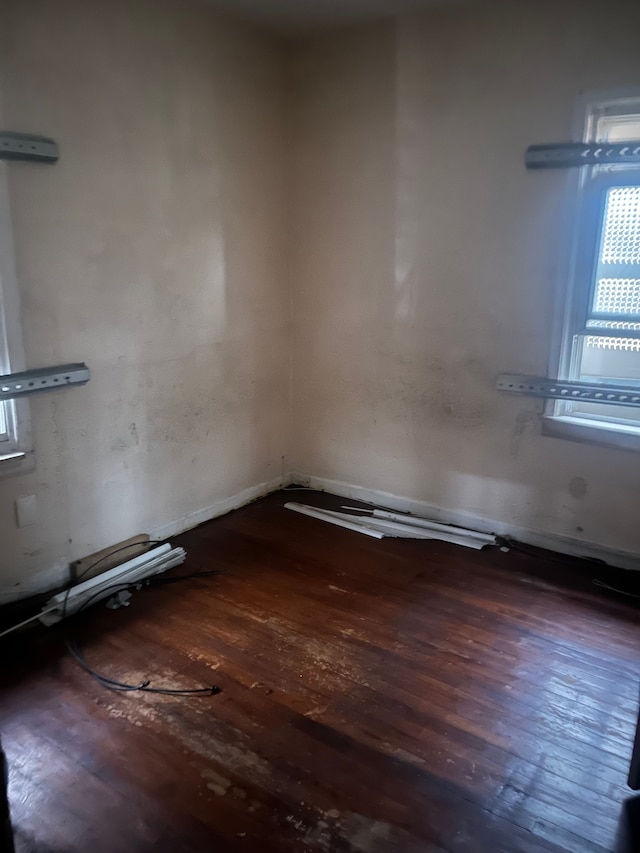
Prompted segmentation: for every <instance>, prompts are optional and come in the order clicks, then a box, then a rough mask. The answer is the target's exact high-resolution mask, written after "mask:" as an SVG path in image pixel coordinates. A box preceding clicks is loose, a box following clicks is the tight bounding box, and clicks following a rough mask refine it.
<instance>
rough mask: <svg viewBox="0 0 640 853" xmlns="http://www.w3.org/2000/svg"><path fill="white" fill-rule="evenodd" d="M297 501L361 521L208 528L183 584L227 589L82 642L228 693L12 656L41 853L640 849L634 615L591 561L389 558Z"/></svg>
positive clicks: (17, 732) (122, 662) (138, 599)
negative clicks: (135, 684) (98, 674)
mask: <svg viewBox="0 0 640 853" xmlns="http://www.w3.org/2000/svg"><path fill="white" fill-rule="evenodd" d="M285 500H304V501H305V502H309V503H315V504H323V505H326V504H328V505H340V504H341V503H345V501H344V500H342V499H335V498H331V497H329V496H323V495H319V494H313V493H309V494H307V495H303V494H302V493H300V492H298V493H295V495H294V496H292V495H290V494H283V493H279V494H276V495H272V496H270V497H268V498H265V499H264V500H261V501H259V502H257V503H255V504H253V505H251V506H249V507H246V508H244V509H242V510H239V511H237V512H234V513H232V514H230V515H228V516H226V517H224V518H221V519H218V520H216V521H213V522H210V523H208V524H205V525H202V526H201V527H199V528H197V529H196V530H193V531H191V532H189V533H188V534H185V535H184V536H182V537H178V538H176V539H175V540H174V541H175V542H176V543H177V542H180V543H181V544H183V545H184V546H185V548H187V550H188V561H187V563H186V565H185V566H182V567H180V568H179V569H177V570H175V572H174V573H180V572H185V571H194V570H197V569H200V568H202V569H223V570H225V571H226V572H228V574H225V575H223V576H221V577H213V578H208V579H198V580H194V581H188V582H185V583H181V584H176V585H171V586H167V587H163V588H160V589H150V590H147V591H141V592H139V593H136V594H135V596H134V599H133V601H132V604H131V606H130V607H128V608H126V609H121V610H118V611H109V610H106V609H105V608H104V607H103V606H100V605H99V606H98V607H97V608H95V609H94V610H93V611H91V612H90V613H88V614H87V615H86V616H85V617H83V619H82V620H81V624H80V625H78V626H76V627H74V631H75V632H76V634H77V636H79V637H81V638H82V642H83V644H84V648H85V651H86V655H87V658H88V659H89V661H90V662H91V664H92V665H93V666H94V667H96V668H97V669H100V670H101V671H103V672H105V673H107V674H109V675H110V676H112V677H115V678H119V679H124V680H127V681H135V680H141V679H143V678H146V677H149V678H150V679H151V681H152V683H153V685H155V686H167V687H171V686H178V687H185V688H186V687H198V686H200V685H203V684H213V683H216V684H218V685H219V686H220V688H221V690H222V692H221V693H220V694H219V695H217V696H209V697H205V698H202V697H196V698H177V697H171V696H161V695H151V694H143V693H116V692H113V691H109V690H107V689H105V688H103V687H102V686H100V685H99V684H98V683H97V682H96V681H94V680H93V679H92V678H91V677H90V676H89V675H88V674H87V673H85V672H84V671H82V670H81V669H80V668H79V667H78V666H77V665H76V664H75V663H74V661H73V660H71V659H70V658H69V656H68V655H67V654H66V653H65V650H64V645H63V643H62V639H61V638H62V631H61V630H60V629H59V628H53V629H44V628H42V629H38V630H36V631H31V632H29V633H22V634H21V635H19V636H16V635H14V636H13V637H12V638H6V639H5V640H3V641H2V642H3V661H4V663H3V669H4V670H5V673H6V671H7V669H9V674H8V676H7V677H6V678H5V680H4V684H3V687H2V690H1V710H0V733H1V735H2V741H3V746H4V749H5V752H6V753H7V757H8V760H9V766H10V789H9V790H10V802H11V809H12V816H13V822H14V828H15V835H16V848H17V851H19V853H24V851H38V853H111V851H127V852H128V853H137V851H176V853H179V851H236V850H237V851H248V850H251V851H260V853H269V851H273V853H293V851H296V853H298V851H320V853H342V851H344V852H345V853H346V851H353V852H354V853H356V852H357V853H387V851H388V852H389V853H391V851H403V853H418V852H419V853H441V852H442V851H447V853H462V851H467V852H468V851H474V853H475V852H476V851H477V853H517V852H518V851H523V853H525V851H526V853H534V851H547V853H549V851H572V853H601V851H631V850H633V849H636V850H639V849H640V846H637V847H634V842H633V840H629V832H633V823H631V829H629V828H628V827H627V826H626V825H627V823H628V821H629V820H631V821H633V817H634V814H637V810H638V800H637V799H636V797H635V796H634V794H633V792H632V791H631V790H630V789H629V788H627V787H626V784H625V783H626V776H627V771H628V766H629V759H630V754H631V746H632V740H633V733H634V727H635V721H636V714H637V710H638V708H637V706H638V683H639V678H638V661H639V660H640V655H639V652H640V630H639V627H638V610H637V609H636V608H635V607H634V606H632V604H629V603H626V602H625V601H624V600H622V599H615V598H613V597H607V596H606V595H603V594H602V593H601V592H598V591H597V590H596V589H595V588H594V587H593V585H592V584H591V582H590V578H589V577H587V576H585V575H583V574H582V573H581V572H580V571H578V570H577V569H576V568H573V567H572V566H571V565H570V564H566V565H564V564H563V563H561V562H550V561H547V560H545V559H540V558H536V557H534V556H530V555H526V554H522V553H519V552H515V551H511V552H509V553H502V552H501V551H500V550H499V549H498V548H489V549H485V550H484V551H482V552H476V551H472V550H470V549H466V548H462V547H459V546H455V545H448V544H445V543H440V542H424V541H423V542H417V541H407V540H405V541H398V540H384V541H376V540H373V539H368V538H367V537H365V536H362V535H360V534H357V533H352V532H349V531H346V530H341V529H338V528H336V527H332V526H329V525H326V524H324V523H323V522H321V521H316V520H314V519H311V518H307V517H304V516H300V515H297V514H295V513H292V512H289V511H288V510H285V509H284V508H283V503H284V502H285ZM348 503H353V502H352V501H348Z"/></svg>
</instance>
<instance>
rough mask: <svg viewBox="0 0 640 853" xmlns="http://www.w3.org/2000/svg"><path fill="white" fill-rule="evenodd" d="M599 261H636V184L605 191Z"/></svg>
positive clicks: (639, 256)
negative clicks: (605, 198)
mask: <svg viewBox="0 0 640 853" xmlns="http://www.w3.org/2000/svg"><path fill="white" fill-rule="evenodd" d="M599 262H600V266H602V265H604V264H640V186H635V187H633V186H631V187H612V188H611V189H610V190H609V191H608V192H607V200H606V205H605V214H604V221H603V225H602V246H601V249H600V258H599Z"/></svg>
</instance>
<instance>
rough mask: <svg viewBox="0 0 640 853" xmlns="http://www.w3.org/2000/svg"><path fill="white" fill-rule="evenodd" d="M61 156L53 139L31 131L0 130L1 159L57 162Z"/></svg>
mask: <svg viewBox="0 0 640 853" xmlns="http://www.w3.org/2000/svg"><path fill="white" fill-rule="evenodd" d="M59 157H60V152H59V151H58V146H57V144H56V143H55V142H54V140H53V139H49V138H48V137H46V136H35V135H34V134H31V133H14V132H13V131H10V130H0V160H32V161H35V162H39V163H55V162H56V160H58V158H59Z"/></svg>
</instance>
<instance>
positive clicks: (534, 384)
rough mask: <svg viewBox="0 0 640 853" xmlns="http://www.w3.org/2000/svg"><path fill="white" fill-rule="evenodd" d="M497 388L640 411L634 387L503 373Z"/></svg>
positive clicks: (639, 392)
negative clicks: (631, 407)
mask: <svg viewBox="0 0 640 853" xmlns="http://www.w3.org/2000/svg"><path fill="white" fill-rule="evenodd" d="M496 388H497V389H498V390H499V391H509V392H511V393H512V394H526V395H527V396H529V397H543V398H544V399H546V400H580V401H581V402H583V403H585V402H586V403H607V404H608V405H610V406H634V407H637V408H640V387H638V386H635V387H634V386H632V385H598V384H597V383H591V382H561V381H559V380H557V379H548V378H547V377H544V376H520V375H519V374H515V373H501V374H500V376H498V378H497V379H496Z"/></svg>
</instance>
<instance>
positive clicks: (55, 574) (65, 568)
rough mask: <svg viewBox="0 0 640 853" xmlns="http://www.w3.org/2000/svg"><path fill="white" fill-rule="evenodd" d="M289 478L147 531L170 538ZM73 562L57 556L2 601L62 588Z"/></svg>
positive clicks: (2, 593) (3, 592)
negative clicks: (52, 563) (57, 558)
mask: <svg viewBox="0 0 640 853" xmlns="http://www.w3.org/2000/svg"><path fill="white" fill-rule="evenodd" d="M290 482H291V476H290V475H288V474H287V475H285V476H280V477H275V478H274V479H273V480H268V481H267V482H265V483H258V485H257V486H250V487H249V488H248V489H243V491H241V492H238V493H237V494H235V495H231V497H229V498H223V499H222V500H219V501H216V503H213V504H210V505H209V506H206V507H203V508H202V509H197V510H194V511H193V512H189V513H187V514H186V515H182V516H180V518H176V519H173V520H172V521H168V522H167V523H166V524H160V525H158V526H157V527H154V528H152V529H151V530H149V531H148V532H149V537H150V538H151V539H168V538H169V537H171V536H177V535H178V534H179V533H184V532H185V530H190V529H191V528H192V527H197V526H198V525H199V524H202V523H203V522H205V521H210V520H211V519H212V518H217V517H218V516H220V515H226V513H228V512H231V511H232V510H234V509H239V508H240V507H241V506H245V505H246V504H249V503H251V502H252V501H255V500H257V499H258V498H262V497H264V496H265V495H268V494H270V493H271V492H276V491H278V489H281V488H283V486H288V485H289V484H290ZM70 563H71V557H69V559H64V560H57V561H56V563H55V564H54V565H52V566H49V567H47V568H46V569H43V570H42V571H41V572H38V573H37V574H36V575H35V576H34V577H32V578H30V579H29V581H28V583H21V584H20V586H10V587H7V588H3V589H0V605H2V604H10V603H11V602H14V601H18V600H20V599H21V598H29V597H30V596H32V595H39V594H41V593H46V592H51V591H52V590H55V589H59V588H60V586H61V585H62V584H64V583H67V582H68V579H69V565H70Z"/></svg>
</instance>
